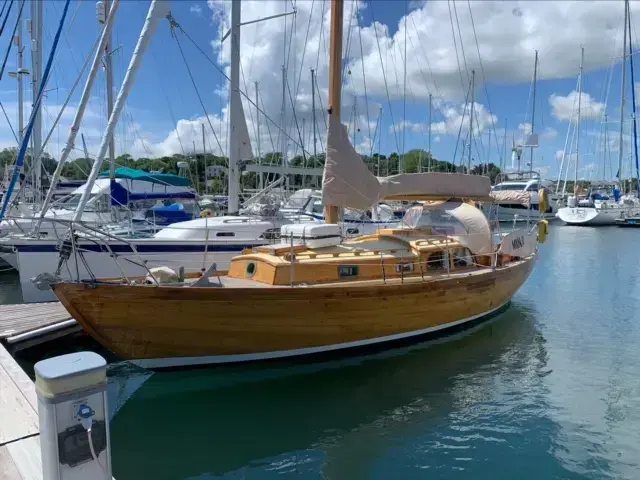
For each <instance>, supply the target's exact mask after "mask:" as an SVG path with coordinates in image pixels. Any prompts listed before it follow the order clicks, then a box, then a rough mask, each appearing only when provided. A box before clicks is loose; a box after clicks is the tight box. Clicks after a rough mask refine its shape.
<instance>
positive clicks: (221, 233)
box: [216, 232, 236, 237]
mask: <svg viewBox="0 0 640 480" xmlns="http://www.w3.org/2000/svg"><path fill="white" fill-rule="evenodd" d="M235 236H236V234H235V232H217V233H216V237H235Z"/></svg>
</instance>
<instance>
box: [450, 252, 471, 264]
mask: <svg viewBox="0 0 640 480" xmlns="http://www.w3.org/2000/svg"><path fill="white" fill-rule="evenodd" d="M472 263H473V261H472V259H471V252H469V249H468V248H459V249H457V250H456V251H455V253H454V255H453V266H454V267H467V266H469V265H471V264H472Z"/></svg>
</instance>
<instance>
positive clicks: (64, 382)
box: [35, 352, 112, 480]
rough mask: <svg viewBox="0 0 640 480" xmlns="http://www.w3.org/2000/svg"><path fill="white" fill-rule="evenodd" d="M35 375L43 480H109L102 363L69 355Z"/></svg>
mask: <svg viewBox="0 0 640 480" xmlns="http://www.w3.org/2000/svg"><path fill="white" fill-rule="evenodd" d="M35 373H36V391H37V393H38V415H39V416H40V448H41V451H42V470H43V475H42V478H43V480H89V479H91V480H94V479H95V480H103V479H104V480H111V478H112V477H111V448H110V444H109V419H108V418H107V411H108V410H107V362H106V361H105V359H104V358H102V357H101V356H100V355H98V354H97V353H93V352H78V353H71V354H69V355H62V356H59V357H54V358H49V359H47V360H42V361H40V362H38V363H36V365H35Z"/></svg>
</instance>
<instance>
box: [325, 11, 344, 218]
mask: <svg viewBox="0 0 640 480" xmlns="http://www.w3.org/2000/svg"><path fill="white" fill-rule="evenodd" d="M343 9H344V1H343V0H331V43H330V45H329V110H328V112H329V115H335V116H336V118H338V119H340V100H341V99H340V94H341V93H342V16H343V13H344V12H343ZM324 218H325V222H326V223H337V222H338V207H337V206H335V205H327V206H325V210H324Z"/></svg>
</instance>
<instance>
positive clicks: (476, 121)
mask: <svg viewBox="0 0 640 480" xmlns="http://www.w3.org/2000/svg"><path fill="white" fill-rule="evenodd" d="M471 111H472V112H473V119H474V121H475V124H476V128H477V129H478V136H480V148H481V150H482V157H483V158H484V159H485V160H486V158H487V157H486V155H485V151H484V143H483V142H482V132H481V131H480V117H479V116H478V112H477V110H476V109H475V108H472V109H471ZM489 115H490V116H491V117H493V115H491V113H489ZM474 141H477V138H474ZM477 148H478V146H477V144H476V149H477ZM478 153H479V152H478ZM485 163H486V162H485Z"/></svg>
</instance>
